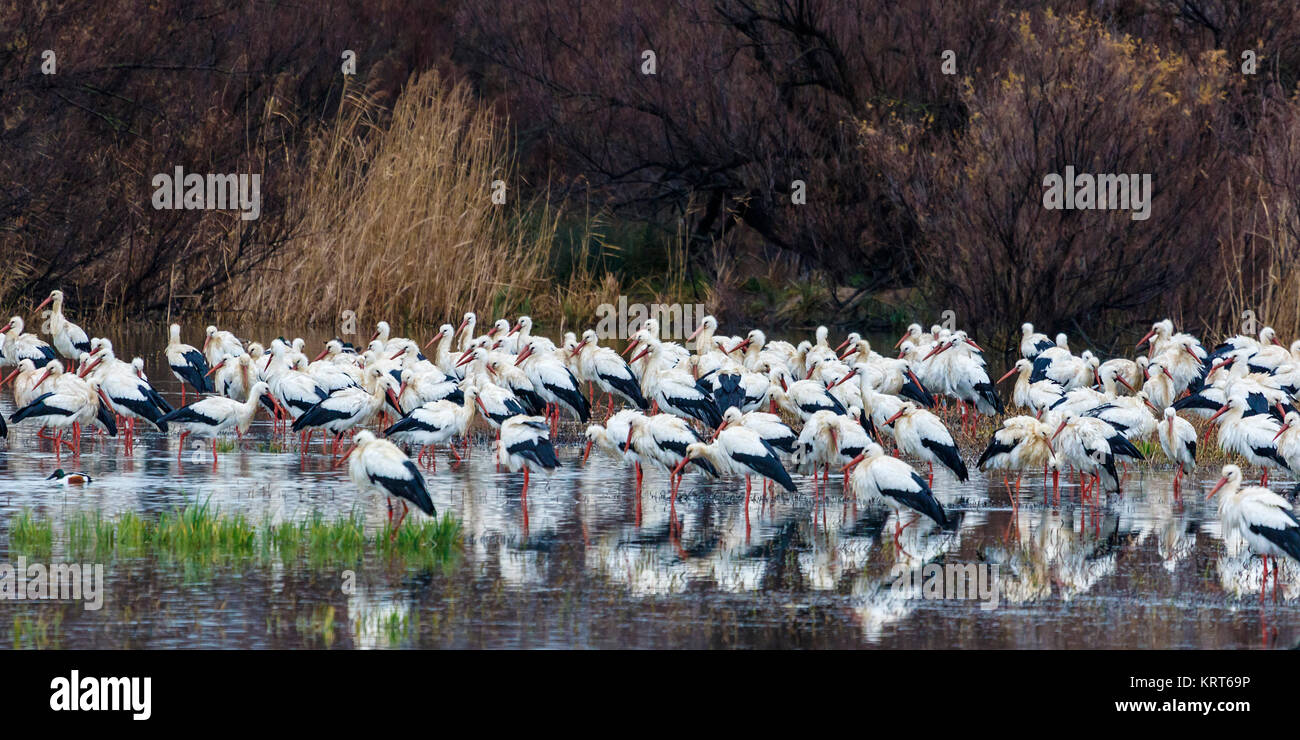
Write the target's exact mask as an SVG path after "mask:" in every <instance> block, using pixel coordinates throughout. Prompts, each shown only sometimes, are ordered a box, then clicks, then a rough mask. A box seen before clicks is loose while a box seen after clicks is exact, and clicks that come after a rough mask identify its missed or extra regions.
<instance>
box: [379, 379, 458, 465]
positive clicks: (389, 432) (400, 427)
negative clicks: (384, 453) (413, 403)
mask: <svg viewBox="0 0 1300 740" xmlns="http://www.w3.org/2000/svg"><path fill="white" fill-rule="evenodd" d="M477 403H478V388H476V387H474V386H472V385H471V386H468V387H467V388H466V389H465V391H464V393H463V394H462V403H455V402H452V401H448V400H445V399H444V400H440V401H430V402H428V403H426V404H424V405H422V406H419V407H417V408H415V409H412V410H411V412H410V413H409V414H407V415H406V416H405V417H403V418H401V419H398V420H397V421H396V422H395V423H393V425H392V426H390V427H388V428H387V429H385V430H384V437H385V438H388V439H394V440H397V441H398V442H406V443H408V444H417V445H420V454H419V456H418V457H417V458H416V459H417V460H419V459H421V458H423V457H424V456H425V454H426V453H425V448H426V447H427V448H430V449H429V451H428V456H429V462H430V463H431V464H432V465H433V467H434V469H437V467H438V463H437V459H436V455H437V451H438V445H439V444H441V443H443V442H446V443H447V447H448V448H450V449H451V454H452V455H454V456H455V457H456V459H457V460H459V459H461V457H460V453H458V452H456V446H455V445H454V444H452V443H451V439H452V437H463V436H465V432H466V431H467V430H468V429H469V424H470V422H471V421H473V420H474V406H475V405H476V404H477Z"/></svg>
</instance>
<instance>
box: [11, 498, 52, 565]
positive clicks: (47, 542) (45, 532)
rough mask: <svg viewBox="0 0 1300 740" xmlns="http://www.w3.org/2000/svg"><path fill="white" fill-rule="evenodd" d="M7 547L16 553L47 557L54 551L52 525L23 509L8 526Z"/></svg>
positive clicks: (48, 521)
mask: <svg viewBox="0 0 1300 740" xmlns="http://www.w3.org/2000/svg"><path fill="white" fill-rule="evenodd" d="M9 548H10V549H11V550H13V551H14V552H16V553H20V554H23V555H33V556H37V557H45V558H48V557H49V556H50V554H51V553H52V552H53V551H54V525H53V524H52V523H51V522H50V520H48V519H35V518H33V517H32V513H31V512H30V511H27V510H26V509H24V510H23V512H22V513H21V514H19V515H18V516H16V517H14V520H13V523H12V524H11V525H10V526H9Z"/></svg>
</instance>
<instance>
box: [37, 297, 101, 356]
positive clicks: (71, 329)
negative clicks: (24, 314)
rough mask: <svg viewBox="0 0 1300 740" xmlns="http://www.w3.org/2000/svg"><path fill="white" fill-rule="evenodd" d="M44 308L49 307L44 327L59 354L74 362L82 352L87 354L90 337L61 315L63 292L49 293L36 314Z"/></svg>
mask: <svg viewBox="0 0 1300 740" xmlns="http://www.w3.org/2000/svg"><path fill="white" fill-rule="evenodd" d="M51 304H52V305H51ZM46 306H50V320H49V323H48V324H46V326H47V327H49V335H50V337H51V338H52V339H53V340H54V348H55V349H57V350H58V351H59V354H61V355H63V356H64V357H66V358H68V359H69V360H75V359H77V358H78V357H80V356H81V353H82V352H89V351H90V337H89V336H87V335H86V332H85V331H83V330H82V328H81V327H80V326H77V325H76V324H74V323H72V322H71V321H69V320H68V318H67V317H66V316H64V315H63V291H61V290H52V291H50V295H49V297H48V298H46V299H45V300H44V301H41V305H39V306H37V307H36V313H37V314H40V312H41V309H43V308H45V307H46Z"/></svg>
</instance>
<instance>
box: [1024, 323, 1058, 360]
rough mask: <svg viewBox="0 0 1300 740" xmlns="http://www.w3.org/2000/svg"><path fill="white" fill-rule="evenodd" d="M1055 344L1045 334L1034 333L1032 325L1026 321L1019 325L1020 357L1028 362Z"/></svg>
mask: <svg viewBox="0 0 1300 740" xmlns="http://www.w3.org/2000/svg"><path fill="white" fill-rule="evenodd" d="M1055 346H1056V344H1055V343H1054V342H1053V341H1052V340H1050V339H1048V338H1047V335H1046V334H1042V333H1039V332H1036V331H1034V325H1033V324H1031V323H1029V322H1028V321H1026V322H1025V323H1023V324H1021V325H1020V356H1021V357H1023V358H1024V359H1026V360H1029V361H1030V362H1033V360H1034V358H1035V357H1038V355H1039V354H1040V353H1041V352H1042V351H1043V350H1046V349H1051V348H1052V347H1055Z"/></svg>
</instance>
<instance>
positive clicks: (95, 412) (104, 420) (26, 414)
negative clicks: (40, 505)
mask: <svg viewBox="0 0 1300 740" xmlns="http://www.w3.org/2000/svg"><path fill="white" fill-rule="evenodd" d="M52 364H54V365H57V361H55V362H54V363H52ZM59 367H61V366H59ZM49 375H50V369H49V368H47V369H46V370H45V375H43V376H41V379H40V380H38V381H37V382H36V385H37V386H39V385H40V384H41V382H42V381H43V380H44V379H45V378H46V377H48V376H49ZM68 379H69V381H76V382H75V383H73V382H69V383H68V384H66V385H65V386H64V387H63V388H58V389H56V390H54V391H53V392H50V393H43V394H41V395H39V396H36V398H34V399H32V402H31V403H29V404H27V405H26V406H23V407H22V408H20V409H18V410H17V411H15V412H14V413H13V415H12V416H10V417H9V422H10V423H11V424H17V423H19V422H21V421H23V420H24V419H37V420H39V421H40V422H41V424H42V425H44V426H47V427H52V428H54V429H55V430H56V431H55V437H54V453H55V459H58V457H59V455H60V453H61V451H62V449H63V445H65V444H66V445H68V447H70V448H71V449H72V452H73V454H74V455H78V456H79V455H80V454H81V427H82V425H84V424H89V423H91V422H92V421H98V422H99V423H100V424H102V425H103V426H104V428H105V429H107V430H108V434H109V436H110V437H115V436H117V425H116V424H115V423H114V422H113V414H112V412H111V411H109V403H108V399H106V398H105V397H104V394H103V392H102V391H101V390H100V388H99V381H98V380H94V379H91V380H89V381H83V380H81V379H80V378H76V377H75V376H68ZM69 428H70V429H71V431H72V435H73V441H72V442H67V441H65V440H64V439H63V432H64V430H65V429H69Z"/></svg>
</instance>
